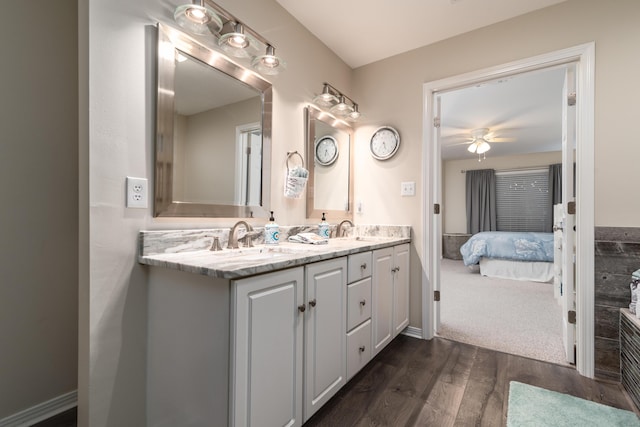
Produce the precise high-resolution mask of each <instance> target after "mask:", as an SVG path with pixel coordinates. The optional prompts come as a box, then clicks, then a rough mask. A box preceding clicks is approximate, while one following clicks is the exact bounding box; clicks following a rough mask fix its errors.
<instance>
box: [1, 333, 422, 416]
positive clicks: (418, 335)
mask: <svg viewBox="0 0 640 427" xmlns="http://www.w3.org/2000/svg"><path fill="white" fill-rule="evenodd" d="M402 335H406V336H408V337H413V338H420V339H422V329H420V328H416V327H415V326H407V327H406V328H404V331H402ZM0 427H1V425H0Z"/></svg>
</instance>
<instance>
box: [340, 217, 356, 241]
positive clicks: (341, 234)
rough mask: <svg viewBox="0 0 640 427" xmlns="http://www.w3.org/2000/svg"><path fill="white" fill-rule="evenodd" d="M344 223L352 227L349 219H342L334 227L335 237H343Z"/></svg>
mask: <svg viewBox="0 0 640 427" xmlns="http://www.w3.org/2000/svg"><path fill="white" fill-rule="evenodd" d="M345 224H349V226H350V227H353V223H352V222H351V221H349V220H348V219H345V220H343V221H342V222H340V224H338V226H337V227H336V237H344V234H345V231H344V230H343V229H342V226H343V225H345Z"/></svg>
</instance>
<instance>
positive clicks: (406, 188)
mask: <svg viewBox="0 0 640 427" xmlns="http://www.w3.org/2000/svg"><path fill="white" fill-rule="evenodd" d="M400 195H401V196H415V195H416V183H415V182H414V181H410V182H402V183H400Z"/></svg>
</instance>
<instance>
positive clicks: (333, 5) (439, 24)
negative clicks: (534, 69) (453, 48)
mask: <svg viewBox="0 0 640 427" xmlns="http://www.w3.org/2000/svg"><path fill="white" fill-rule="evenodd" d="M276 1H277V2H278V3H280V5H281V6H282V7H284V8H285V9H286V10H287V11H288V12H289V13H290V14H291V15H293V16H294V17H295V18H296V19H297V20H298V21H299V22H300V23H302V25H304V26H305V27H306V28H307V29H308V30H309V31H311V32H312V33H313V34H314V35H315V36H316V37H317V38H319V39H320V40H321V41H322V42H323V43H324V44H326V45H327V46H328V47H329V49H331V50H332V51H333V52H335V53H336V55H338V56H339V57H340V58H342V60H343V61H344V62H346V63H347V64H348V65H349V66H350V67H352V68H356V67H360V66H362V65H366V64H369V63H371V62H374V61H378V60H381V59H384V58H388V57H390V56H394V55H397V54H399V53H403V52H407V51H409V50H412V49H416V48H418V47H422V46H426V45H429V44H432V43H435V42H437V41H440V40H444V39H447V38H450V37H453V36H456V35H459V34H462V33H466V32H468V31H471V30H475V29H477V28H481V27H486V26H488V25H491V24H495V23H496V22H500V21H504V20H507V19H510V18H513V17H515V16H518V15H523V14H525V13H528V12H531V11H534V10H537V9H542V8H545V7H547V6H551V5H554V4H557V3H562V2H563V1H565V0H347V1H345V0H322V1H318V0H316V1H311V0H276Z"/></svg>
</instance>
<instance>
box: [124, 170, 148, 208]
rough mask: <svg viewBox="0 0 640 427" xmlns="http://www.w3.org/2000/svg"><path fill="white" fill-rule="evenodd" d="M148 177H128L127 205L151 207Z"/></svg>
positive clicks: (130, 206) (131, 206)
mask: <svg viewBox="0 0 640 427" xmlns="http://www.w3.org/2000/svg"><path fill="white" fill-rule="evenodd" d="M148 187H149V184H148V181H147V178H134V177H131V176H128V177H127V207H128V208H139V209H146V208H148V207H149V194H148Z"/></svg>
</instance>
